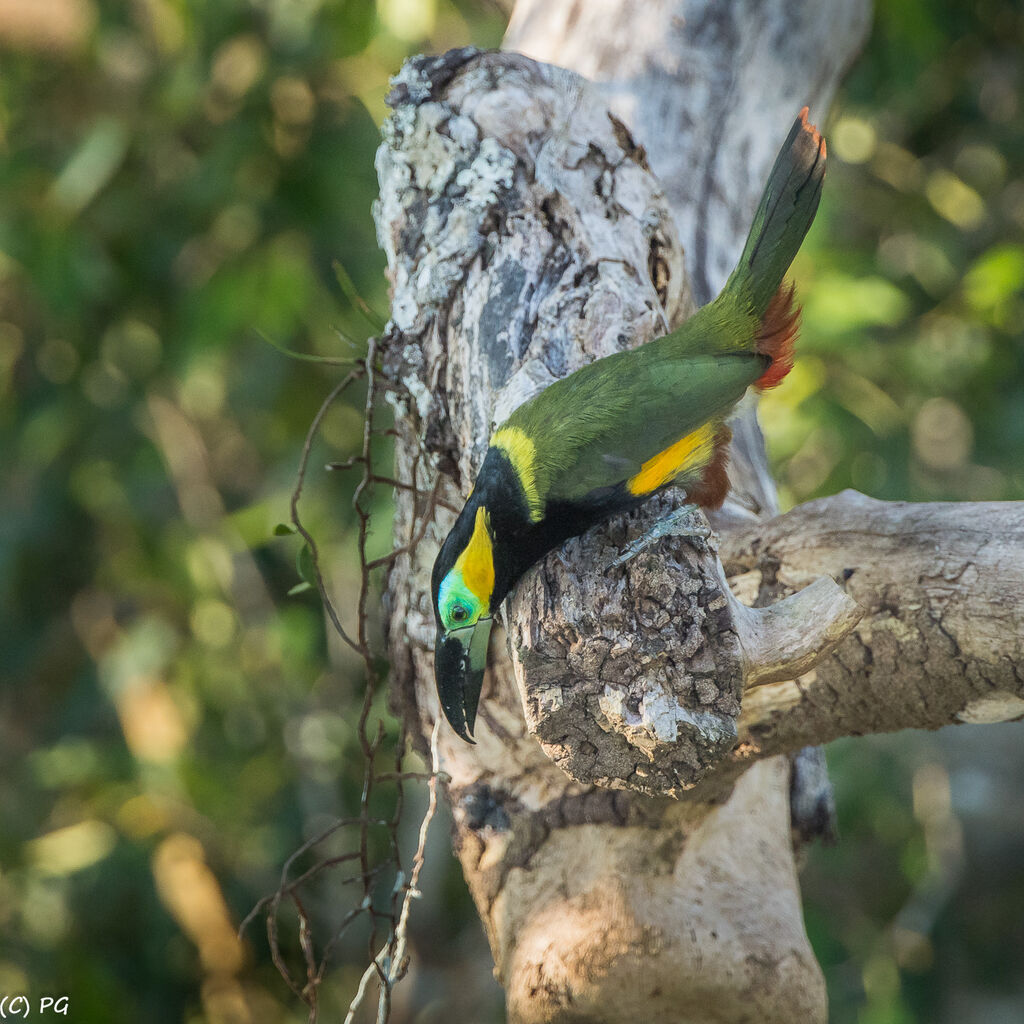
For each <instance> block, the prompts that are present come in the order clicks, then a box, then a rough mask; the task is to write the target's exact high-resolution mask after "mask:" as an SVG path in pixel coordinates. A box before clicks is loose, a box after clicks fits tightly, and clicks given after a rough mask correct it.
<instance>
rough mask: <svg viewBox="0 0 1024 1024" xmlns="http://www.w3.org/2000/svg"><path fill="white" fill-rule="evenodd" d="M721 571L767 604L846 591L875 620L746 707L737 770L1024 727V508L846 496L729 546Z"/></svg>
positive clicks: (754, 695) (729, 540) (734, 536)
mask: <svg viewBox="0 0 1024 1024" xmlns="http://www.w3.org/2000/svg"><path fill="white" fill-rule="evenodd" d="M723 558H724V561H725V563H726V568H727V569H728V570H729V571H730V572H731V573H737V572H741V573H750V574H752V575H751V576H747V577H746V578H745V580H744V585H745V586H746V587H748V588H757V589H758V590H760V591H761V592H762V593H767V594H768V595H770V596H775V595H777V594H778V593H779V592H780V591H782V590H787V589H791V588H794V587H801V586H803V585H804V584H805V583H806V582H807V580H808V579H811V578H813V577H815V576H817V575H819V574H820V573H828V574H830V575H833V576H836V577H837V578H840V579H843V578H846V579H847V583H846V588H847V591H848V592H849V593H850V595H851V596H852V597H853V598H855V599H856V601H857V603H858V604H859V605H860V607H861V608H862V609H864V611H865V613H866V614H865V617H864V619H863V620H862V622H861V624H860V625H859V627H858V628H857V630H856V631H855V632H854V633H853V634H852V635H851V636H850V637H849V638H848V639H847V640H845V641H844V642H843V643H841V644H840V645H839V647H838V648H837V650H836V651H835V653H834V654H832V655H831V656H830V657H828V658H826V659H824V660H823V661H821V662H819V663H818V665H817V666H816V667H815V669H814V670H813V671H812V672H810V673H809V674H807V675H805V676H803V677H802V678H801V679H799V680H797V681H796V682H792V683H780V684H776V685H774V686H764V687H761V688H759V689H758V690H756V691H753V692H751V693H748V694H747V695H746V696H745V698H744V707H743V716H742V719H741V739H742V741H743V742H742V743H741V745H740V748H739V752H740V753H739V756H740V757H743V758H748V757H753V756H758V757H762V756H765V755H766V754H769V753H778V752H784V751H793V750H798V749H800V748H801V747H803V746H805V745H806V744H808V743H822V742H826V741H828V740H830V739H834V738H836V737H837V736H857V735H861V734H864V733H870V732H893V731H895V730H898V729H907V728H917V729H937V728H939V727H941V726H944V725H950V724H953V723H956V722H996V721H1006V720H1008V719H1012V718H1019V717H1021V716H1022V715H1024V668H1022V667H1021V666H1022V663H1024V503H1022V502H983V503H977V504H966V503H953V502H951V503H949V504H938V503H930V504H917V505H915V504H909V503H906V502H881V501H874V500H872V499H871V498H867V497H865V496H864V495H862V494H858V493H857V492H855V491H845V492H843V493H842V494H838V495H836V496H834V497H831V498H823V499H821V500H819V501H813V502H810V503H808V504H806V505H801V506H800V507H799V508H796V509H794V510H793V511H792V512H789V513H787V514H786V515H784V516H780V517H778V518H777V519H774V520H772V521H771V522H769V523H765V524H758V526H757V527H756V528H752V529H750V530H747V531H742V532H741V531H737V532H733V533H731V534H729V535H728V536H727V537H726V538H725V540H724V541H723Z"/></svg>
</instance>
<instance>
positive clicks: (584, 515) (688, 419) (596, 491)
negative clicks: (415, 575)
mask: <svg viewBox="0 0 1024 1024" xmlns="http://www.w3.org/2000/svg"><path fill="white" fill-rule="evenodd" d="M824 176H825V142H824V140H823V139H822V137H821V135H820V134H819V133H818V130H817V129H816V128H815V127H814V126H813V125H812V124H810V123H809V122H808V120H807V108H806V107H804V109H803V110H802V111H801V112H800V116H799V118H798V119H797V121H796V123H795V124H794V125H793V129H792V131H791V132H790V133H789V137H788V138H787V139H786V142H785V144H784V145H783V147H782V149H781V151H780V152H779V155H778V157H777V158H776V160H775V166H774V167H773V168H772V172H771V175H770V176H769V178H768V183H767V184H766V185H765V189H764V194H763V195H762V197H761V202H760V205H759V206H758V208H757V213H756V214H755V215H754V223H753V225H752V226H751V228H750V234H749V235H748V237H747V242H746V245H745V247H744V249H743V255H742V256H741V257H740V261H739V264H738V265H737V267H736V269H735V270H734V271H733V273H732V276H731V277H730V278H729V280H728V281H727V282H726V285H725V287H724V288H723V289H722V292H721V294H720V295H719V296H718V298H716V299H715V300H714V301H713V302H710V303H708V305H706V306H704V307H703V308H702V309H700V310H699V311H698V312H697V313H695V314H694V315H693V316H692V317H691V318H690V319H689V320H687V321H686V322H685V323H684V324H683V325H682V326H680V327H679V328H677V329H676V330H674V331H673V332H672V333H671V334H667V335H665V336H664V337H662V338H658V339H656V340H654V341H651V342H648V343H647V344H646V345H641V346H639V347H638V348H634V349H631V350H629V351H627V352H617V353H615V354H614V355H610V356H606V357H605V358H603V359H598V360H596V361H595V362H593V363H590V364H588V365H587V366H584V367H582V368H581V369H579V370H577V371H576V372H575V373H572V374H570V375H569V376H567V377H564V378H562V379H561V380H558V381H556V382H555V383H553V384H551V385H550V386H549V387H547V388H545V390H543V391H542V392H540V393H539V394H538V395H536V396H534V397H533V398H531V399H530V400H529V401H527V402H525V403H524V404H523V405H521V406H520V407H519V408H518V409H516V410H515V412H513V413H512V415H511V416H509V418H508V419H507V420H506V421H505V422H504V423H503V424H501V426H499V427H498V428H497V429H496V430H495V432H494V434H493V435H492V436H491V441H490V446H489V447H488V449H487V453H486V455H485V457H484V460H483V464H482V465H481V467H480V472H479V474H478V475H477V478H476V483H475V485H474V487H473V490H472V492H471V494H470V497H469V499H468V500H467V501H466V504H465V507H464V508H463V509H462V512H461V513H460V514H459V517H458V519H457V520H456V522H455V525H454V527H452V530H451V533H449V535H448V537H447V539H446V540H445V542H444V544H443V545H442V547H441V551H440V553H439V554H438V556H437V561H436V562H435V563H434V571H433V578H432V596H433V603H434V614H435V617H436V620H437V645H436V647H435V651H434V672H435V676H436V680H437V690H438V695H439V697H440V699H441V708H442V710H443V711H444V715H445V717H446V718H447V719H448V721H449V722H450V723H451V725H452V728H454V729H455V731H456V732H457V733H458V734H459V736H461V737H462V738H463V739H465V740H469V741H470V742H472V739H471V737H472V733H473V728H474V725H475V722H476V711H477V704H478V702H479V699H480V688H481V686H482V684H483V677H484V669H485V666H486V662H487V644H488V639H489V636H490V631H491V621H492V618H493V616H494V614H495V612H496V611H497V610H498V607H499V605H500V604H501V602H502V601H503V600H504V599H505V597H506V595H507V594H508V593H509V591H510V590H511V589H512V587H513V585H514V584H515V583H516V581H517V580H518V579H519V578H520V577H521V576H522V575H523V573H524V572H526V570H527V569H528V568H529V567H530V566H531V565H533V564H534V563H535V562H536V561H538V560H539V559H540V558H541V557H542V556H543V555H545V554H546V553H547V552H548V551H551V550H552V549H553V548H556V547H558V546H559V545H560V544H561V543H563V541H565V540H567V539H568V538H569V537H574V536H577V535H578V534H581V533H583V532H584V531H585V530H587V529H589V528H590V527H591V526H593V525H595V524H596V523H599V522H602V521H603V520H606V519H608V518H609V517H610V516H612V515H614V514H616V513H618V512H623V511H626V510H629V509H633V508H636V507H637V506H639V505H641V504H642V503H643V502H644V501H646V500H647V499H648V498H649V497H650V496H651V495H652V494H655V493H656V492H657V491H660V490H661V489H662V488H665V487H668V486H669V485H676V486H678V487H680V488H682V489H683V491H685V493H686V498H687V501H688V502H689V503H691V504H694V505H699V506H702V507H705V508H717V507H718V506H719V505H721V503H722V502H723V500H724V499H725V496H726V493H727V491H728V489H729V480H728V476H727V473H726V458H727V451H728V445H729V439H730V433H729V428H728V427H727V426H726V420H727V419H728V417H729V415H730V413H731V412H732V410H733V408H734V407H735V405H736V403H737V402H738V401H739V400H740V398H742V397H743V394H744V393H745V392H746V390H747V388H749V387H754V388H756V389H758V390H762V391H763V390H764V389H765V388H770V387H774V386H775V385H776V384H778V383H779V382H780V381H781V380H782V378H783V377H785V375H786V374H787V373H788V372H789V370H790V368H791V366H792V364H793V342H794V338H795V336H796V332H797V326H798V320H799V307H797V306H796V305H795V304H794V300H793V288H792V286H788V287H787V286H786V285H785V284H784V283H783V277H784V276H785V274H786V271H787V270H788V269H789V265H790V263H792V261H793V258H794V256H796V253H797V250H798V249H799V248H800V244H801V242H802V241H803V238H804V235H806V234H807V230H808V228H810V226H811V221H812V220H813V219H814V214H815V211H816V210H817V208H818V199H819V197H820V195H821V186H822V180H823V178H824Z"/></svg>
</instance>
